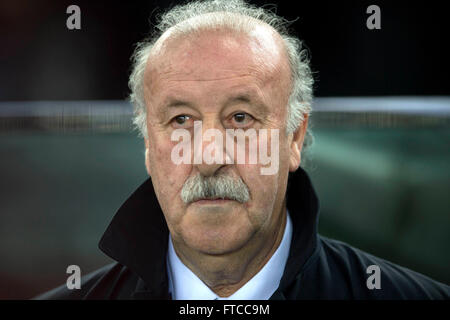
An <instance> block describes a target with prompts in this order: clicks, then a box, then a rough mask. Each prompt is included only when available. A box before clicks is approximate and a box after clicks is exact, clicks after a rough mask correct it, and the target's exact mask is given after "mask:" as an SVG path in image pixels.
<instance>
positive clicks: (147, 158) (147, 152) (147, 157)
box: [144, 139, 152, 176]
mask: <svg viewBox="0 0 450 320" xmlns="http://www.w3.org/2000/svg"><path fill="white" fill-rule="evenodd" d="M144 141H145V168H146V169H147V173H148V175H149V176H151V175H152V174H151V170H150V148H149V147H150V145H149V142H148V139H144Z"/></svg>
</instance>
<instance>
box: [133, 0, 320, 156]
mask: <svg viewBox="0 0 450 320" xmlns="http://www.w3.org/2000/svg"><path fill="white" fill-rule="evenodd" d="M255 20H256V21H257V22H259V23H265V24H267V25H269V26H271V27H272V28H273V29H274V30H275V31H276V32H278V34H279V35H280V36H281V39H282V40H283V43H284V46H285V50H286V53H287V56H288V59H289V66H290V69H291V81H292V88H291V93H290V96H289V100H288V106H289V108H288V115H287V119H286V120H287V123H286V131H287V133H292V132H295V130H297V128H298V127H299V126H300V124H301V123H302V122H303V120H304V117H303V115H304V114H308V115H309V113H310V112H311V103H312V99H313V88H312V87H313V83H314V80H313V77H312V72H311V69H310V66H309V59H308V53H307V50H306V49H304V48H303V45H302V41H301V40H299V39H298V38H297V37H295V36H292V35H290V34H289V32H288V26H289V24H290V23H289V21H287V20H286V19H284V18H282V17H280V16H278V15H277V14H276V13H274V12H273V11H271V10H269V9H266V8H260V7H256V6H254V5H251V4H248V3H246V2H245V1H243V0H206V1H193V2H188V3H186V4H184V5H178V6H175V7H174V8H172V9H170V10H169V11H167V12H166V13H164V14H163V15H162V16H161V17H160V19H159V22H158V23H157V25H156V26H155V32H154V34H152V35H151V36H150V37H149V38H147V39H145V40H144V41H142V42H139V43H138V44H137V46H136V49H135V52H134V54H133V56H132V62H133V66H132V72H131V75H130V79H129V82H128V85H129V87H130V90H131V94H130V100H131V103H132V104H133V107H134V119H133V123H134V125H135V126H136V127H137V128H138V129H139V130H140V132H141V134H142V136H143V137H145V138H147V137H148V134H147V121H146V116H147V112H146V107H145V100H144V92H143V88H144V86H143V82H144V81H143V80H144V72H145V68H146V65H147V62H148V58H149V55H150V52H151V51H152V48H153V47H154V46H155V44H156V43H157V41H158V39H160V37H161V36H162V35H163V34H164V33H165V32H166V31H168V30H169V29H171V33H175V34H180V33H184V34H186V33H192V32H196V31H199V30H200V29H202V30H203V29H205V28H206V29H221V28H227V29H232V30H238V31H244V30H245V29H246V26H247V27H248V26H251V25H252V24H253V25H254V24H255ZM311 143H312V135H311V133H310V131H309V130H308V131H307V134H306V137H305V142H304V148H305V147H307V146H308V145H309V144H311Z"/></svg>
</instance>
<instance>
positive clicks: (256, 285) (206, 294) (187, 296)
mask: <svg viewBox="0 0 450 320" xmlns="http://www.w3.org/2000/svg"><path fill="white" fill-rule="evenodd" d="M291 239H292V222H291V218H290V217H289V212H287V221H286V226H285V228H284V234H283V239H282V240H281V243H280V245H279V246H278V248H277V250H276V251H275V253H274V254H273V255H272V257H271V258H270V259H269V261H267V263H266V264H265V265H264V267H263V268H262V269H261V270H260V271H259V272H258V273H257V274H256V275H254V276H253V278H251V279H250V280H249V281H248V282H247V283H246V284H245V285H243V286H242V287H241V288H240V289H239V290H238V291H236V292H235V293H233V294H232V295H231V296H229V297H227V298H221V297H219V296H218V295H216V294H215V293H214V292H213V291H212V290H211V289H210V288H209V287H208V286H207V285H206V284H205V283H203V281H202V280H200V279H199V278H198V277H197V276H196V275H195V274H194V273H193V272H192V271H191V270H190V269H189V268H188V267H186V265H185V264H184V263H183V262H181V260H180V258H179V257H178V255H177V254H176V252H175V249H174V248H173V244H172V239H171V237H170V235H169V250H168V253H167V270H168V277H169V291H170V293H171V295H172V299H174V300H268V299H269V298H270V297H271V296H272V294H273V293H274V292H275V291H276V290H277V289H278V286H279V283H280V280H281V277H282V276H283V273H284V267H285V266H286V262H287V259H288V256H289V249H290V246H291Z"/></svg>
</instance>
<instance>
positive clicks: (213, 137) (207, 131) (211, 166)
mask: <svg viewBox="0 0 450 320" xmlns="http://www.w3.org/2000/svg"><path fill="white" fill-rule="evenodd" d="M194 130H195V132H194V139H197V141H194V157H196V159H194V166H195V167H196V169H197V170H198V172H199V173H200V174H202V175H203V176H213V175H214V174H215V173H216V172H217V171H218V170H219V169H220V168H222V167H223V166H226V165H227V164H226V150H225V129H224V127H223V126H222V124H220V123H217V122H215V121H202V122H201V126H199V125H197V127H196V128H195V129H194ZM199 136H200V137H199ZM208 158H209V159H208ZM211 160H212V161H211Z"/></svg>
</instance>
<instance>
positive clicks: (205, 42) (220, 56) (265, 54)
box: [146, 27, 286, 80]
mask: <svg viewBox="0 0 450 320" xmlns="http://www.w3.org/2000/svg"><path fill="white" fill-rule="evenodd" d="M164 41H165V43H164V44H163V45H161V44H160V45H158V46H157V48H156V49H155V50H154V51H153V52H152V53H151V56H150V59H149V61H148V63H147V69H146V73H147V74H148V73H151V76H158V75H162V76H175V77H180V80H182V79H184V80H190V79H192V80H193V79H198V80H208V79H221V78H227V77H233V76H237V75H242V76H243V75H245V74H255V73H273V72H277V71H280V70H281V69H282V67H283V64H284V63H285V62H286V61H283V59H284V58H285V55H284V50H283V47H282V44H281V43H279V42H278V41H277V39H276V38H275V36H274V35H273V34H272V33H271V32H269V31H268V30H267V28H264V27H255V28H254V29H253V30H252V32H251V33H241V34H239V33H237V32H230V31H229V30H205V31H201V32H195V33H192V34H188V35H185V36H183V37H180V36H179V37H173V38H170V37H168V38H166V39H165V40H164Z"/></svg>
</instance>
